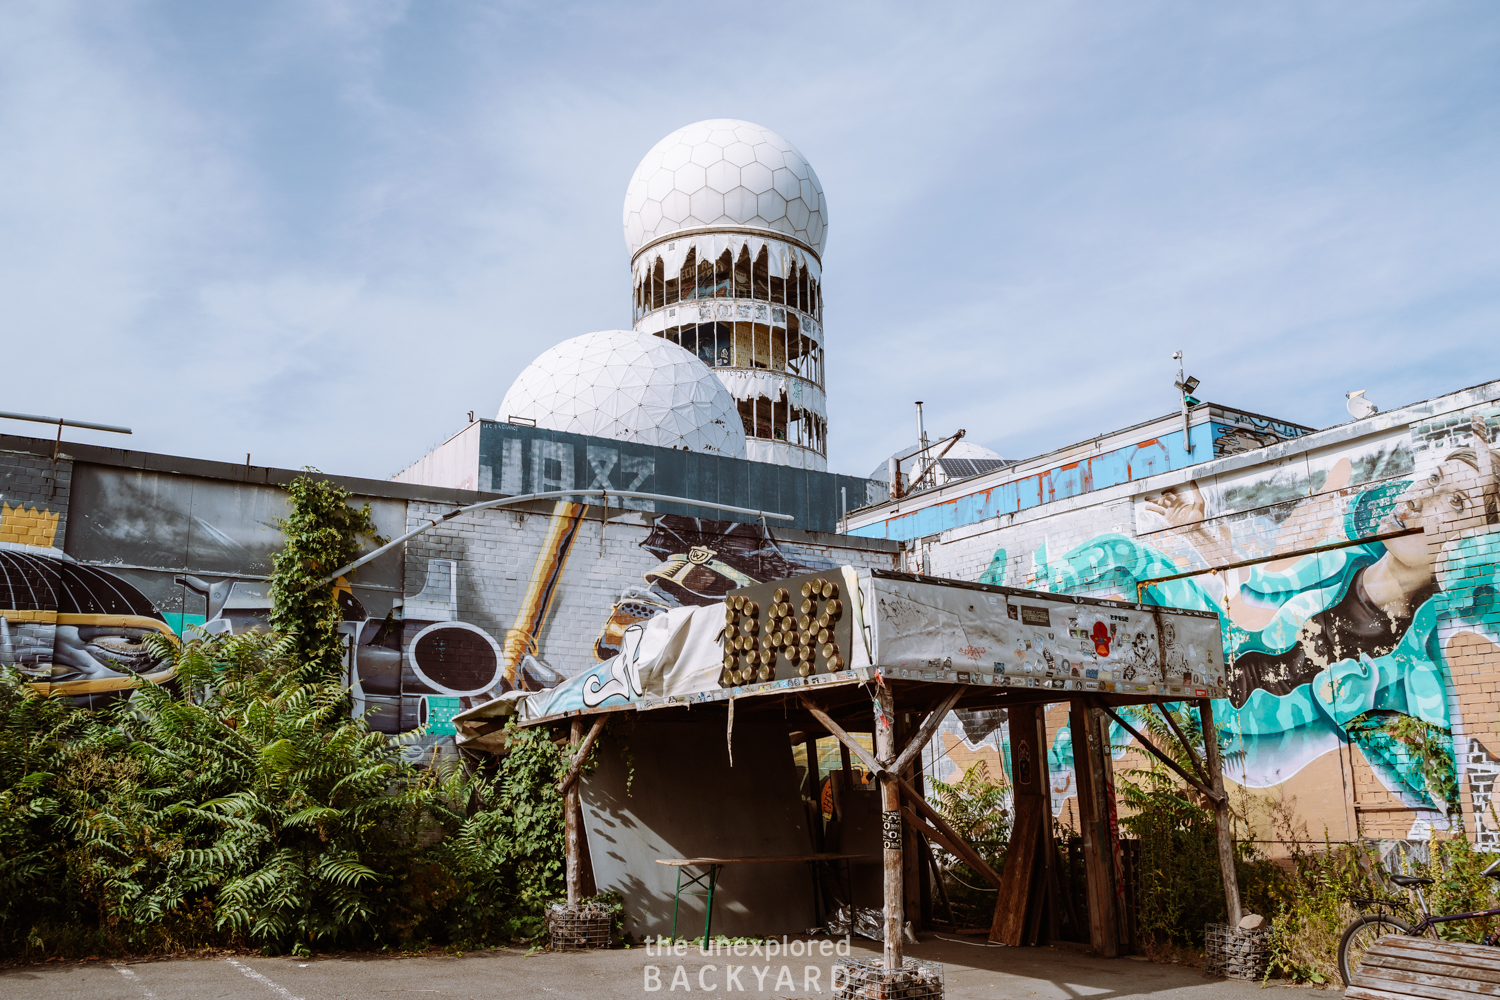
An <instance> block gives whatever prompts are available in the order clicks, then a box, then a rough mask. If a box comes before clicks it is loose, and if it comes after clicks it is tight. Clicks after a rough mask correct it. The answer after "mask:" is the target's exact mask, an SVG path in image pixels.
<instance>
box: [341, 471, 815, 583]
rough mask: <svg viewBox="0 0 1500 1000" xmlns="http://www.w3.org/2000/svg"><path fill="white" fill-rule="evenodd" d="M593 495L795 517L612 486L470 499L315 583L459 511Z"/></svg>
mask: <svg viewBox="0 0 1500 1000" xmlns="http://www.w3.org/2000/svg"><path fill="white" fill-rule="evenodd" d="M595 495H598V496H599V497H601V498H603V499H604V500H605V502H606V510H607V509H608V506H607V504H608V499H609V498H610V497H628V498H629V499H631V500H660V501H662V502H665V503H680V504H682V505H683V506H684V507H706V508H707V509H709V510H723V511H728V512H729V513H731V514H749V515H751V516H752V517H756V518H760V519H761V520H765V519H766V518H768V517H769V518H772V519H774V520H777V521H795V520H796V518H795V517H793V516H792V515H790V514H776V513H772V512H771V511H765V510H753V509H751V508H749V507H732V506H730V505H729V504H723V503H709V502H708V501H707V500H689V499H688V498H687V497H671V496H666V495H664V494H661V493H633V492H630V491H628V490H616V491H614V492H613V493H611V492H609V491H608V490H552V491H550V492H548V493H523V494H521V495H520V496H514V497H501V498H500V499H498V500H486V501H484V502H483V503H472V504H469V506H467V507H459V508H458V509H456V510H450V511H449V512H448V513H446V514H444V515H443V516H442V517H440V518H438V519H437V520H435V521H428V522H427V523H426V524H424V525H422V526H421V527H420V528H417V529H415V530H414V531H408V532H407V533H406V534H404V535H402V536H401V537H400V538H397V539H393V540H392V541H389V542H386V543H385V544H384V545H382V546H381V547H380V548H378V549H376V550H375V551H374V552H371V553H369V554H367V555H363V556H360V557H359V558H358V559H356V560H354V561H353V562H352V563H349V564H348V565H347V566H340V567H339V568H338V569H336V570H334V571H333V572H332V573H330V574H328V575H327V576H326V577H324V578H323V579H322V580H320V581H319V584H324V583H332V582H333V581H334V580H337V579H338V578H339V577H341V576H343V575H344V574H345V573H352V572H354V571H355V570H357V569H359V568H360V567H361V566H363V565H364V564H365V563H367V562H370V561H371V560H372V559H375V558H377V557H379V556H383V555H385V554H386V553H387V552H389V551H390V550H391V549H394V548H395V547H396V546H398V545H400V544H401V543H402V542H405V541H408V540H410V539H413V538H415V537H417V536H418V535H420V534H421V533H422V532H424V531H426V530H428V529H429V528H436V527H437V526H438V525H440V524H442V523H443V522H444V521H451V520H452V519H453V518H455V517H458V516H459V515H461V514H471V513H473V512H474V511H476V510H488V509H490V508H491V507H504V506H507V505H509V504H514V503H526V502H528V501H531V500H561V499H563V498H566V497H591V496H595Z"/></svg>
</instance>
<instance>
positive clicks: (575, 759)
mask: <svg viewBox="0 0 1500 1000" xmlns="http://www.w3.org/2000/svg"><path fill="white" fill-rule="evenodd" d="M606 718H607V716H602V715H601V716H600V717H599V718H598V719H596V720H595V721H594V726H593V728H592V729H590V730H589V735H588V738H587V739H585V740H584V741H583V746H581V747H578V749H577V750H576V751H575V752H574V753H573V756H572V757H571V758H570V759H569V761H568V772H567V773H566V774H564V775H563V779H562V780H561V781H559V782H558V783H557V792H558V794H559V795H566V794H567V793H568V789H569V788H570V787H571V786H572V785H573V783H574V782H575V781H577V780H578V772H579V771H580V770H581V769H582V768H583V762H584V761H585V760H587V759H588V756H589V751H590V750H592V749H593V747H594V741H595V740H597V739H598V738H599V734H600V733H602V732H603V731H604V721H605V719H606ZM581 732H583V719H582V718H580V717H579V716H576V715H575V716H574V717H573V738H572V745H574V746H577V743H578V734H579V733H581Z"/></svg>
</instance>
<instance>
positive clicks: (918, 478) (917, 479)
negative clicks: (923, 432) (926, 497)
mask: <svg viewBox="0 0 1500 1000" xmlns="http://www.w3.org/2000/svg"><path fill="white" fill-rule="evenodd" d="M965 433H966V432H965V431H964V430H963V429H962V428H960V429H959V432H958V433H957V434H955V435H953V437H951V438H949V439H948V447H946V448H944V449H943V450H942V451H940V452H938V453H937V454H936V455H934V456H933V457H932V459H931V460H930V461H929V462H928V463H927V464H926V466H924V467H923V468H922V471H921V473H920V474H918V475H917V476H916V477H914V480H913V481H914V482H920V481H921V480H923V479H926V478H927V473H929V472H931V471H932V470H933V469H935V468H937V464H938V460H939V459H941V458H942V457H943V456H944V455H946V454H948V452H950V451H952V450H953V446H954V445H956V444H958V439H959V438H961V437H963V436H964V434H965ZM938 444H942V442H941V441H939V442H938ZM933 447H936V445H934V446H933ZM932 485H934V486H936V485H937V479H936V477H934V479H933V482H932Z"/></svg>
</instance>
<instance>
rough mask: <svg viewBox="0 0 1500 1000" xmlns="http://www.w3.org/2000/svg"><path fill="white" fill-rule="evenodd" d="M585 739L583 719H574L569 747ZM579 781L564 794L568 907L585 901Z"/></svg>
mask: <svg viewBox="0 0 1500 1000" xmlns="http://www.w3.org/2000/svg"><path fill="white" fill-rule="evenodd" d="M582 739H583V719H582V718H580V717H578V716H576V715H575V716H574V717H573V731H572V734H571V737H570V739H569V740H568V743H569V745H570V746H571V747H572V748H573V749H574V750H576V749H577V747H578V743H579V741H580V740H582ZM578 807H579V802H578V781H577V780H576V779H575V780H573V781H571V782H569V783H568V790H567V791H566V792H564V793H563V830H564V832H565V835H566V836H567V851H568V856H567V864H568V905H569V906H577V905H578V904H579V903H580V902H582V900H583V866H582V865H581V864H580V863H579V844H578Z"/></svg>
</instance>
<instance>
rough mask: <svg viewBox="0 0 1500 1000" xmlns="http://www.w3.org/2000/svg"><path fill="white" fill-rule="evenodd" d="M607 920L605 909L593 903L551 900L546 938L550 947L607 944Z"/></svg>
mask: <svg viewBox="0 0 1500 1000" xmlns="http://www.w3.org/2000/svg"><path fill="white" fill-rule="evenodd" d="M610 922H611V919H610V911H609V909H608V908H607V907H603V906H600V905H598V904H597V903H580V904H578V905H576V906H569V905H568V904H566V903H554V904H553V905H552V907H551V908H550V909H548V910H547V940H548V943H549V944H551V945H552V950H553V951H586V950H588V949H590V948H608V947H609V925H610Z"/></svg>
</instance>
